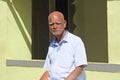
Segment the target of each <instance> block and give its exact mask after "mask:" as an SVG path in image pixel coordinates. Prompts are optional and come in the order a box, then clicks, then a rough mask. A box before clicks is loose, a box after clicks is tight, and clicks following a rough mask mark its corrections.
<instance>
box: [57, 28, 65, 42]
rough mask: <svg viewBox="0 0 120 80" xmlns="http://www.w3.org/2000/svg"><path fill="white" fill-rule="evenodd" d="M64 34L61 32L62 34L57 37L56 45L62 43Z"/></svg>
mask: <svg viewBox="0 0 120 80" xmlns="http://www.w3.org/2000/svg"><path fill="white" fill-rule="evenodd" d="M65 34H66V30H64V31H63V32H62V34H61V35H60V36H58V37H57V41H58V43H59V42H61V41H62V39H63V38H64V37H65Z"/></svg>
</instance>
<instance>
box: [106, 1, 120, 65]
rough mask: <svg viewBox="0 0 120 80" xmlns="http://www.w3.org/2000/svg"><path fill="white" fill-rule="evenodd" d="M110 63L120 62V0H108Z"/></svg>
mask: <svg viewBox="0 0 120 80" xmlns="http://www.w3.org/2000/svg"><path fill="white" fill-rule="evenodd" d="M107 6H108V10H107V11H108V16H107V17H108V46H109V47H108V52H109V63H112V64H120V57H119V56H120V36H119V34H120V8H119V7H120V0H117V1H116V0H114V1H108V5H107Z"/></svg>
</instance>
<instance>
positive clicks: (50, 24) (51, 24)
mask: <svg viewBox="0 0 120 80" xmlns="http://www.w3.org/2000/svg"><path fill="white" fill-rule="evenodd" d="M54 24H56V25H61V24H62V23H60V22H59V23H49V26H53V25H54Z"/></svg>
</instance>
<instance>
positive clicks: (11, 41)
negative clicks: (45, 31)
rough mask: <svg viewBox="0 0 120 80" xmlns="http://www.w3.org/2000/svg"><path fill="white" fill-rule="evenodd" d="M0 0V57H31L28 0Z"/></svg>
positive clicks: (29, 8)
mask: <svg viewBox="0 0 120 80" xmlns="http://www.w3.org/2000/svg"><path fill="white" fill-rule="evenodd" d="M10 1H11V0H0V55H2V56H0V58H3V59H31V36H30V35H31V2H30V0H12V2H10Z"/></svg>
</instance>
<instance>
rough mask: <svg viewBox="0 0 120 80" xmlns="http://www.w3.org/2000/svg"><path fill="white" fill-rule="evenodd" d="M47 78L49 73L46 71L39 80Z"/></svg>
mask: <svg viewBox="0 0 120 80" xmlns="http://www.w3.org/2000/svg"><path fill="white" fill-rule="evenodd" d="M48 77H49V73H48V71H46V72H45V73H44V74H43V75H42V77H41V79H40V80H48Z"/></svg>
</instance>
